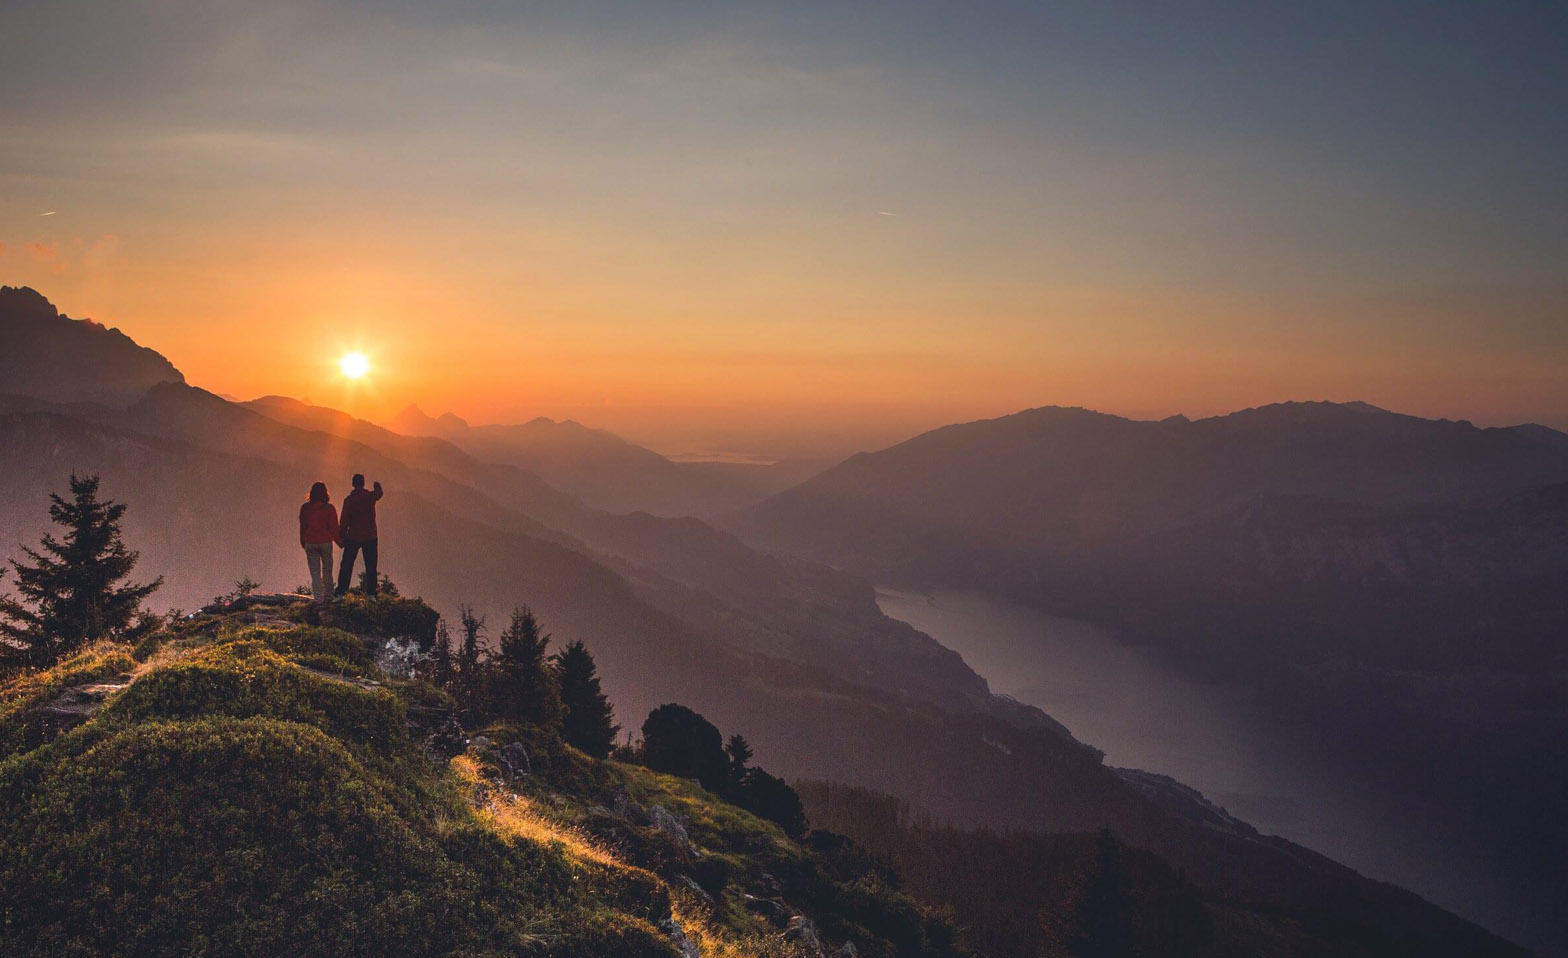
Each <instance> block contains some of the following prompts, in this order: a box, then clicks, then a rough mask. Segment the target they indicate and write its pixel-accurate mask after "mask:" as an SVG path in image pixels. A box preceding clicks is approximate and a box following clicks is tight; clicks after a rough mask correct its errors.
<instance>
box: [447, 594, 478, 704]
mask: <svg viewBox="0 0 1568 958" xmlns="http://www.w3.org/2000/svg"><path fill="white" fill-rule="evenodd" d="M457 611H458V624H459V625H461V626H462V628H463V644H462V646H461V647H460V648H459V649H458V653H457V663H456V667H455V668H454V669H453V676H452V679H453V688H452V694H453V695H454V696H455V697H456V698H457V704H458V707H459V708H460V709H462V710H463V711H464V712H465V713H467V714H468V716H469V718H470V719H475V718H477V717H478V713H479V711H480V710H481V709H482V707H483V698H484V669H483V667H482V665H481V663H480V661H479V659H480V650H479V635H480V633H482V632H483V631H484V629H485V620H484V617H483V616H478V615H475V614H474V610H473V609H471V608H469V607H468V606H466V605H465V606H460V607H459V608H458V610H457Z"/></svg>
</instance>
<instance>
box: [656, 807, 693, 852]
mask: <svg viewBox="0 0 1568 958" xmlns="http://www.w3.org/2000/svg"><path fill="white" fill-rule="evenodd" d="M648 824H649V825H651V826H653V830H654V831H656V832H658V833H659V834H660V835H663V836H664V838H665V839H666V840H667V841H668V842H669V843H670V844H672V845H674V846H675V847H676V849H677V850H679V852H680V853H681V855H683V856H684V857H686V858H696V857H697V856H698V855H700V854H702V853H701V852H700V851H698V849H697V846H696V845H695V844H693V842H692V840H691V836H690V835H688V834H687V833H686V826H685V825H683V824H681V820H680V818H679V817H678V816H677V815H676V814H675V813H674V812H672V811H670V810H669V809H667V808H665V807H664V806H663V805H650V806H648Z"/></svg>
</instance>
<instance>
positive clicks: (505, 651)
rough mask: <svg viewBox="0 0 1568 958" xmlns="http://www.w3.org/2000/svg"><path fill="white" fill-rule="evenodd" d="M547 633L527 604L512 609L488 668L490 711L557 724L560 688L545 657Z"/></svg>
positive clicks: (498, 715) (548, 726) (545, 725)
mask: <svg viewBox="0 0 1568 958" xmlns="http://www.w3.org/2000/svg"><path fill="white" fill-rule="evenodd" d="M549 645H550V636H549V635H548V634H547V633H545V632H543V631H542V630H541V629H540V628H539V620H538V619H537V618H535V617H534V613H533V610H531V609H529V608H528V606H526V605H525V606H520V607H519V608H516V609H513V610H512V622H511V624H510V625H508V626H507V627H506V631H504V632H502V633H501V644H500V648H499V650H498V652H497V655H496V657H495V660H494V662H493V663H492V665H491V668H490V688H489V696H488V698H489V703H490V711H491V714H492V715H494V716H495V717H496V718H500V719H511V720H514V721H521V722H528V723H530V724H533V725H537V726H539V727H540V728H545V729H556V728H559V727H560V726H561V712H562V706H561V689H560V685H559V683H558V681H557V679H556V674H555V670H554V669H552V668H550V663H549V661H548V660H547V659H546V649H547V648H548V647H549Z"/></svg>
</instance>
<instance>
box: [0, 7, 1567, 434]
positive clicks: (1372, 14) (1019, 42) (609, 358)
mask: <svg viewBox="0 0 1568 958" xmlns="http://www.w3.org/2000/svg"><path fill="white" fill-rule="evenodd" d="M1565 51H1568V4H1563V3H1560V2H1551V3H1546V2H1541V3H1532V2H1497V3H1493V2H1475V3H1466V4H1452V5H1450V4H1441V3H1414V2H1412V3H1407V4H1380V3H1373V2H1367V0H1356V2H1346V3H1333V2H1319V3H1310V4H1266V3H1265V4H1260V3H1255V2H1238V3H1205V4H1191V3H1188V4H1177V3H1149V4H1120V3H1106V2H1093V3H1082V4H1078V3H983V2H956V0H955V2H949V3H914V2H910V3H897V4H875V3H834V4H813V3H807V2H801V0H793V2H788V3H779V4H763V3H743V2H730V3H681V4H661V3H654V2H629V3H624V4H594V3H581V2H575V3H570V4H560V5H534V4H525V3H462V2H457V3H451V2H446V3H417V4H416V3H407V4H356V3H343V2H338V3H331V4H327V3H320V4H311V3H306V4H299V3H256V4H238V3H235V4H225V3H189V4H187V3H175V2H142V3H126V2H98V3H71V2H63V0H49V2H41V3H34V2H28V0H7V2H6V3H4V4H3V5H0V77H3V82H0V244H3V250H0V282H4V283H8V284H13V285H14V284H18V283H25V284H28V285H32V286H35V287H37V288H38V289H40V290H41V291H42V292H44V293H45V295H48V296H49V297H50V298H51V299H53V300H54V301H55V302H56V304H57V305H58V306H60V307H61V308H62V309H63V310H64V311H66V312H67V313H69V314H71V315H73V316H91V317H94V318H97V319H99V320H102V321H105V322H108V323H110V324H112V325H118V326H120V327H121V328H123V329H125V330H126V331H127V332H128V333H130V334H131V335H132V336H135V337H136V338H138V339H139V340H141V341H143V342H145V343H147V344H149V345H152V346H154V347H155V348H158V349H159V350H161V351H162V352H164V353H165V354H166V355H168V356H169V357H170V358H171V359H172V360H173V361H174V362H175V363H176V364H177V365H178V366H180V367H181V368H182V369H183V370H184V371H185V372H186V374H187V376H188V377H189V378H190V379H191V380H192V381H193V382H195V383H197V384H199V385H203V386H206V387H208V388H211V389H214V390H217V391H221V392H225V393H230V394H235V395H239V396H242V397H249V396H252V395H259V394H263V393H285V394H290V395H295V396H302V397H308V398H310V399H312V400H314V401H316V402H320V403H325V404H332V405H340V406H347V407H349V408H350V409H352V410H354V411H356V412H359V413H361V414H365V415H370V416H373V417H375V416H383V415H386V414H387V413H389V412H391V411H393V410H395V409H396V408H397V407H399V406H401V405H402V404H404V403H406V402H409V401H417V402H418V403H419V404H420V405H422V406H423V407H424V408H426V409H427V410H428V411H431V412H439V411H442V410H446V409H451V410H454V411H456V412H458V413H459V414H460V415H464V416H467V417H468V418H470V419H474V420H479V421H493V420H517V419H523V418H528V417H531V416H534V415H539V414H544V415H551V416H557V417H560V416H568V415H570V416H575V417H577V418H579V419H582V420H583V421H586V422H588V423H590V424H593V425H602V426H606V427H609V428H612V429H616V430H618V431H622V432H624V433H626V434H628V435H631V436H633V437H635V438H639V439H643V440H645V441H649V442H650V443H652V444H654V445H655V446H657V447H659V448H663V449H667V450H677V449H692V448H701V447H712V446H727V447H729V448H733V449H750V450H761V451H772V452H799V451H802V450H806V449H809V448H814V443H815V442H816V440H813V439H811V437H813V436H815V435H817V434H827V438H826V439H825V440H824V442H826V443H827V447H828V448H831V449H832V450H834V451H840V450H842V449H843V448H845V447H847V446H854V445H859V444H862V443H872V442H879V441H880V442H885V441H889V440H893V439H897V438H902V436H903V435H905V434H907V433H909V432H911V431H913V430H915V429H918V428H924V427H927V426H931V425H936V424H939V423H942V422H946V421H950V420H954V419H960V418H973V417H975V416H979V415H994V414H999V413H1003V412H1008V411H1013V410H1016V409H1019V408H1023V407H1027V406H1033V405H1041V404H1046V403H1062V404H1071V405H1088V406H1093V407H1096V408H1101V409H1105V410H1107V411H1112V412H1122V413H1128V414H1135V415H1165V414H1168V413H1172V412H1177V411H1182V412H1187V413H1189V414H1203V413H1212V412H1219V411H1226V410H1229V409H1234V408H1239V407H1243V406H1248V405H1254V404H1257V403H1261V402H1268V401H1274V400H1278V399H1286V398H1329V399H1351V398H1360V399H1366V400H1368V401H1372V402H1376V403H1379V404H1381V405H1386V406H1391V407H1395V408H1398V409H1401V410H1403V411H1408V412H1414V413H1420V414H1428V415H1446V416H1452V417H1464V418H1472V419H1475V420H1477V421H1481V422H1503V421H1519V420H1526V419H1534V420H1539V421H1544V422H1548V423H1550V424H1553V425H1557V426H1559V427H1568V52H1565ZM45 213H52V215H48V216H44V215H41V214H45ZM353 347H362V348H364V349H365V350H366V351H367V352H368V353H370V354H371V356H372V359H373V360H374V362H375V364H376V369H375V371H374V372H373V374H372V376H371V377H370V379H369V380H368V381H367V383H366V384H364V385H362V386H359V387H356V388H354V389H350V388H349V387H347V386H346V385H345V384H344V382H343V381H342V379H341V378H340V377H338V376H337V375H336V373H335V367H334V361H335V359H336V357H337V356H338V355H339V354H340V353H341V352H342V351H343V350H345V349H348V348H353Z"/></svg>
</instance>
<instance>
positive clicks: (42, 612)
mask: <svg viewBox="0 0 1568 958" xmlns="http://www.w3.org/2000/svg"><path fill="white" fill-rule="evenodd" d="M98 482H99V479H98V477H97V476H83V477H81V478H78V477H77V476H76V474H75V473H72V474H71V479H70V483H71V498H70V499H69V500H67V499H65V498H63V497H61V496H59V495H57V494H51V495H50V496H49V499H50V502H51V505H50V506H49V518H51V519H53V520H54V521H55V523H56V524H58V525H61V526H64V527H65V528H66V530H67V532H66V533H65V537H64V539H63V541H62V540H60V539H56V538H55V537H54V536H52V535H47V534H46V535H45V536H44V537H43V540H42V542H41V543H40V545H39V548H38V549H37V550H34V549H28V548H25V547H24V548H23V549H22V551H23V552H24V553H25V554H26V557H27V561H25V562H24V561H20V560H17V561H13V562H12V566H13V567H14V568H15V570H16V589H17V592H19V593H20V594H21V598H20V599H15V598H12V597H10V596H4V597H0V660H4V661H6V662H7V664H9V665H12V666H17V665H31V666H48V665H51V664H53V663H54V662H56V661H58V660H59V659H60V657H61V656H63V655H66V654H69V653H70V652H73V651H75V650H76V649H78V648H80V647H81V646H83V645H85V644H86V643H88V642H91V641H94V640H96V639H101V638H111V637H112V638H120V639H133V638H135V637H136V636H137V635H138V634H140V633H141V632H143V631H145V630H147V629H148V628H151V627H152V625H153V624H154V622H155V620H153V619H152V618H150V617H148V616H146V615H145V614H142V608H141V604H142V600H144V599H146V598H147V597H148V596H149V595H151V594H152V593H153V592H154V591H155V590H157V588H158V587H159V586H160V585H162V584H163V579H162V577H159V578H157V579H154V580H153V581H152V582H149V583H147V584H145V585H120V584H119V583H120V582H122V581H123V580H124V579H125V578H126V577H127V576H129V575H130V573H131V569H132V568H134V567H135V565H136V561H137V559H138V558H139V554H138V553H136V552H132V551H130V550H128V549H127V548H126V547H125V543H124V542H123V541H122V540H121V538H120V519H121V518H122V517H123V516H124V515H125V506H124V505H122V504H120V503H117V502H114V501H112V500H107V499H106V500H103V501H101V502H100V501H99V499H98Z"/></svg>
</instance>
